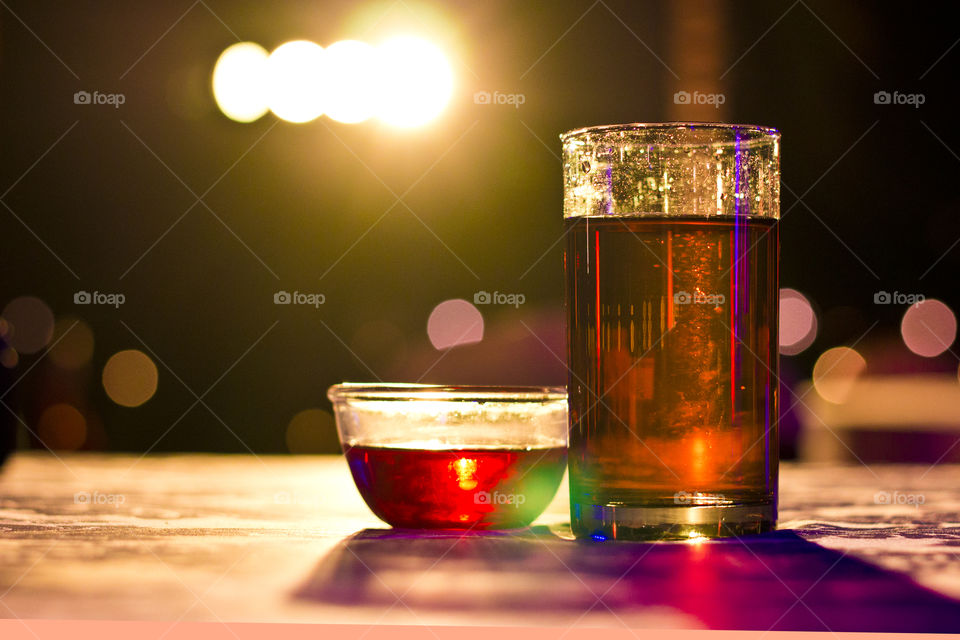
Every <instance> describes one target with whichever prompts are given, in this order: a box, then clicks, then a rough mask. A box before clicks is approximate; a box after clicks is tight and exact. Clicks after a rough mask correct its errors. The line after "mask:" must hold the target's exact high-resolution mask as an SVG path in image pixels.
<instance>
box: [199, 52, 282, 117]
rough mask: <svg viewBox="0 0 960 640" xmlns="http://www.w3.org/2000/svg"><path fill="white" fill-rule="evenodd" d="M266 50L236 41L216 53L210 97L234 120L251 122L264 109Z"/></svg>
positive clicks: (265, 104) (265, 108) (264, 110)
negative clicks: (211, 94)
mask: <svg viewBox="0 0 960 640" xmlns="http://www.w3.org/2000/svg"><path fill="white" fill-rule="evenodd" d="M268 56H269V54H268V53H267V50H266V49H264V48H263V47H261V46H260V45H258V44H256V43H254V42H238V43H237V44H235V45H232V46H230V47H228V48H227V49H226V50H224V52H223V53H221V54H220V57H219V58H218V59H217V64H216V66H215V67H214V68H213V97H214V98H215V99H216V101H217V106H219V107H220V110H221V111H223V113H224V114H225V115H226V116H227V117H228V118H230V119H231V120H236V121H237V122H253V121H254V120H256V119H257V118H259V117H260V116H262V115H263V114H265V113H266V112H267V110H268V109H269V107H268V106H267V58H268Z"/></svg>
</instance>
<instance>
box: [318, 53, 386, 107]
mask: <svg viewBox="0 0 960 640" xmlns="http://www.w3.org/2000/svg"><path fill="white" fill-rule="evenodd" d="M378 66H379V65H378V59H377V52H376V49H374V48H373V47H372V46H370V45H369V44H366V43H365V42H358V41H356V40H341V41H340V42H335V43H333V44H332V45H330V46H329V47H328V48H327V50H326V54H325V60H324V72H323V80H322V82H323V84H324V93H325V94H326V102H325V107H324V113H326V114H327V116H328V117H329V118H330V119H332V120H336V121H337V122H344V123H348V124H352V123H357V122H363V121H364V120H367V119H368V118H370V117H371V116H373V114H374V111H375V110H376V107H377V99H378V91H379V84H380V83H379V79H378V77H377V76H378Z"/></svg>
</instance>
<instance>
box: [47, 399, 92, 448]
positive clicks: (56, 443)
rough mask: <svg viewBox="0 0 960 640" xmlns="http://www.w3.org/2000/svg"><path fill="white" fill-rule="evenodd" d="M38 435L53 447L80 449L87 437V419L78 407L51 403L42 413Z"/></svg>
mask: <svg viewBox="0 0 960 640" xmlns="http://www.w3.org/2000/svg"><path fill="white" fill-rule="evenodd" d="M37 437H39V438H40V440H41V441H43V443H44V444H45V445H47V446H48V447H50V448H51V449H65V450H68V451H72V450H74V449H79V448H80V447H82V446H83V443H84V442H85V441H86V439H87V421H86V419H85V418H84V417H83V414H82V413H80V411H78V410H77V409H76V407H73V406H71V405H69V404H65V403H60V404H55V405H51V406H49V407H47V408H46V409H44V410H43V413H42V414H40V419H39V420H38V421H37Z"/></svg>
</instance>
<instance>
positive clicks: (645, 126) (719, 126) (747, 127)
mask: <svg viewBox="0 0 960 640" xmlns="http://www.w3.org/2000/svg"><path fill="white" fill-rule="evenodd" d="M651 129H661V130H662V129H706V130H709V129H715V130H717V131H747V132H749V133H753V134H759V135H761V136H764V137H767V136H770V137H775V138H779V137H780V130H779V129H776V128H774V127H765V126H763V125H759V124H737V123H728V122H628V123H623V124H600V125H595V126H591V127H580V128H579V129H573V130H571V131H567V132H566V133H561V134H560V140H561V141H563V142H566V141H567V139H568V138H575V137H577V136H581V135H584V134H586V133H608V132H616V131H645V130H651Z"/></svg>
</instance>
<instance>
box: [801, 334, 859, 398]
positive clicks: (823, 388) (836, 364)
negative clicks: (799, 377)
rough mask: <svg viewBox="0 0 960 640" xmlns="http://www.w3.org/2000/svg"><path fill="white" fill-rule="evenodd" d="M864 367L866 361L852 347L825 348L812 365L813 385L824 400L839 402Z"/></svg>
mask: <svg viewBox="0 0 960 640" xmlns="http://www.w3.org/2000/svg"><path fill="white" fill-rule="evenodd" d="M866 368H867V361H866V360H864V358H863V356H861V355H860V354H859V353H857V352H856V351H855V350H854V349H851V348H849V347H834V348H833V349H827V350H826V351H824V352H823V353H822V354H821V355H820V357H819V358H817V362H816V364H814V365H813V387H814V389H816V390H817V393H819V394H820V397H822V398H823V399H824V400H827V401H829V402H833V403H836V404H840V403H842V402H845V401H846V399H847V397H848V396H849V395H850V390H851V389H852V388H853V385H854V383H855V382H856V381H857V378H858V377H859V376H860V374H861V373H863V371H864V370H865V369H866Z"/></svg>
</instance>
